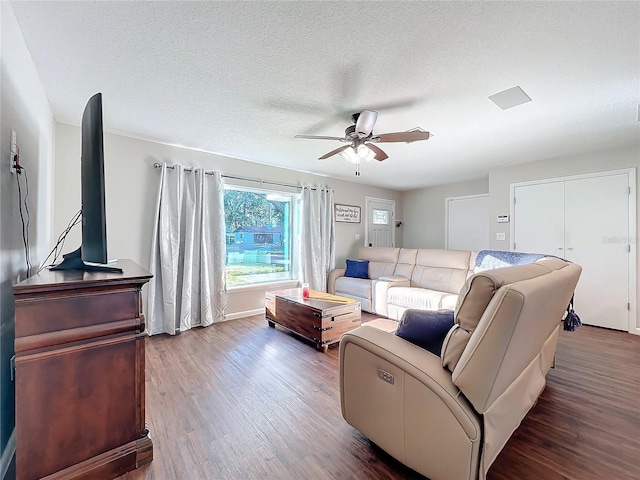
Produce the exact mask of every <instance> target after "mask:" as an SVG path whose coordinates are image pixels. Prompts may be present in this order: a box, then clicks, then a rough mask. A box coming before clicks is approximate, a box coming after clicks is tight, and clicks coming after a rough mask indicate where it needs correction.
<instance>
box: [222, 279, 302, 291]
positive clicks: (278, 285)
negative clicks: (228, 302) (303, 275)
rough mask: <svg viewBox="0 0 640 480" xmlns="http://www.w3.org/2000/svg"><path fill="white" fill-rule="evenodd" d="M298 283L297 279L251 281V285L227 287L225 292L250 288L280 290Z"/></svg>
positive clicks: (248, 289) (249, 289)
mask: <svg viewBox="0 0 640 480" xmlns="http://www.w3.org/2000/svg"><path fill="white" fill-rule="evenodd" d="M299 285H300V282H299V281H298V280H282V281H279V282H265V283H253V284H251V285H237V286H234V287H227V292H229V293H234V292H250V291H252V290H264V291H265V292H266V291H268V290H280V289H284V288H295V287H298V286H299Z"/></svg>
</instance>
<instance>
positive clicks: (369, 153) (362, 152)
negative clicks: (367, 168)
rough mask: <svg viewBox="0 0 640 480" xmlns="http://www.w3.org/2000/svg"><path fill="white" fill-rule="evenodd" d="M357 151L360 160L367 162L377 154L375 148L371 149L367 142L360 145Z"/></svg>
mask: <svg viewBox="0 0 640 480" xmlns="http://www.w3.org/2000/svg"><path fill="white" fill-rule="evenodd" d="M357 153H358V157H359V158H360V160H363V161H365V162H370V161H371V160H373V158H374V157H375V156H376V154H375V153H374V152H373V150H371V149H370V148H369V147H367V146H366V145H365V144H360V145H358V150H357Z"/></svg>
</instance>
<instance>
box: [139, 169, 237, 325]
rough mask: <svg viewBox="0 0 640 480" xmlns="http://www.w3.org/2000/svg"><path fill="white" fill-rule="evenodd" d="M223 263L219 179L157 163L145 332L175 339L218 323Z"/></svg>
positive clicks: (222, 313)
mask: <svg viewBox="0 0 640 480" xmlns="http://www.w3.org/2000/svg"><path fill="white" fill-rule="evenodd" d="M225 260H226V246H225V225H224V186H223V182H222V176H221V175H220V173H218V172H213V173H210V172H207V173H206V174H205V171H204V170H202V169H193V170H192V171H190V172H186V171H185V170H184V167H183V166H182V165H174V166H173V170H171V169H169V168H168V167H167V164H166V163H163V165H162V169H161V173H160V188H159V193H158V202H157V207H156V216H155V225H154V229H153V239H152V243H151V268H150V270H151V273H152V274H153V278H152V279H151V281H150V284H149V301H148V307H149V308H148V309H147V313H148V315H147V316H148V318H147V330H148V332H149V334H150V335H155V334H158V333H168V334H170V335H175V334H176V333H180V332H181V331H185V330H188V329H190V328H191V327H195V326H202V327H206V326H208V325H211V324H212V323H215V322H219V321H222V320H224V316H225V310H226V305H227V291H226V277H225Z"/></svg>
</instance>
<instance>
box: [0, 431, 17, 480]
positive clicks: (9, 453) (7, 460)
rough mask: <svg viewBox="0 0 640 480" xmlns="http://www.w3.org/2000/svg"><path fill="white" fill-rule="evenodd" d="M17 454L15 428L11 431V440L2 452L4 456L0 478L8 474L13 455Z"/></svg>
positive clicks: (0, 465)
mask: <svg viewBox="0 0 640 480" xmlns="http://www.w3.org/2000/svg"><path fill="white" fill-rule="evenodd" d="M15 454H16V429H15V428H14V429H13V432H11V436H10V437H9V441H8V442H7V446H6V447H4V451H3V452H2V457H1V458H0V474H1V475H0V478H1V479H4V477H5V475H6V474H7V470H9V465H11V460H12V459H13V456H14V455H15Z"/></svg>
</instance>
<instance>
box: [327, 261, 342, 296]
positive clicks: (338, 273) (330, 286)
mask: <svg viewBox="0 0 640 480" xmlns="http://www.w3.org/2000/svg"><path fill="white" fill-rule="evenodd" d="M344 272H346V270H345V269H344V268H334V269H333V270H331V271H330V272H329V277H328V278H327V293H330V294H332V295H335V294H336V279H338V278H339V277H344Z"/></svg>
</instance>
